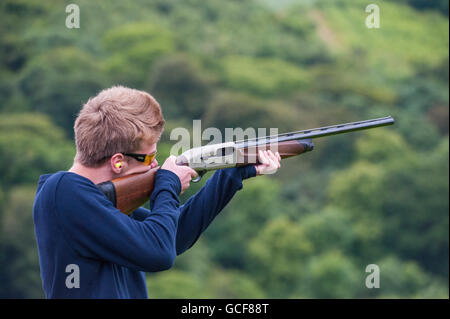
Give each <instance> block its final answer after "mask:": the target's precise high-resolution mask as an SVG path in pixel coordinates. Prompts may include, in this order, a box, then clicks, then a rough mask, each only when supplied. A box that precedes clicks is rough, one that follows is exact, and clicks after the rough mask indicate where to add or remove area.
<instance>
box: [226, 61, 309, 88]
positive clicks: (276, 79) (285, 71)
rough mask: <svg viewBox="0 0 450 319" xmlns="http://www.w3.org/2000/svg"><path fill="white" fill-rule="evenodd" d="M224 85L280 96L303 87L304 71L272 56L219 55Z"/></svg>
mask: <svg viewBox="0 0 450 319" xmlns="http://www.w3.org/2000/svg"><path fill="white" fill-rule="evenodd" d="M222 61H223V63H222V67H223V70H222V72H223V79H224V82H225V85H226V86H228V87H230V88H232V89H235V90H240V91H244V92H250V93H253V94H257V95H260V96H282V95H286V94H289V93H292V92H294V91H296V90H300V89H304V88H306V87H307V84H308V82H309V78H308V73H307V72H305V70H303V69H301V68H299V67H298V66H296V65H294V64H290V63H288V62H285V61H283V60H280V59H275V58H252V57H246V56H228V57H224V58H223V60H222Z"/></svg>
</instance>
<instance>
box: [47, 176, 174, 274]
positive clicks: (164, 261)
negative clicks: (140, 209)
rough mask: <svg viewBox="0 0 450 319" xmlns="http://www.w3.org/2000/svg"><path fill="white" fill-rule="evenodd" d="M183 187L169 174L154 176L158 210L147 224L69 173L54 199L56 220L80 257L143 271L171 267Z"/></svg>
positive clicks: (89, 182)
mask: <svg viewBox="0 0 450 319" xmlns="http://www.w3.org/2000/svg"><path fill="white" fill-rule="evenodd" d="M180 191H181V184H180V181H179V179H178V177H177V176H176V175H175V174H173V173H172V172H170V171H167V170H163V169H160V170H158V172H157V173H156V175H155V189H154V191H153V193H152V195H151V198H150V201H151V203H152V206H153V210H152V211H151V212H150V213H149V214H148V215H147V216H146V217H145V219H143V220H142V221H138V220H135V219H133V218H130V217H129V216H127V215H125V214H123V213H121V212H120V211H119V210H118V209H117V208H115V207H114V206H113V205H112V203H111V202H110V201H109V200H108V199H107V198H106V197H105V196H104V195H103V194H102V193H101V192H100V190H99V189H98V188H97V187H96V186H95V184H93V183H92V182H91V181H89V180H88V179H85V178H83V177H81V176H78V175H76V174H65V175H64V176H62V178H61V180H60V181H59V184H58V187H57V190H56V194H55V195H56V196H55V211H56V214H57V216H56V218H57V221H58V224H59V227H60V228H61V231H62V233H63V236H64V238H65V240H67V242H68V244H69V245H70V246H71V247H72V248H73V249H74V250H75V251H76V252H77V253H78V254H79V255H81V256H83V257H86V258H93V259H98V260H104V261H107V262H111V263H115V264H119V265H121V266H124V267H128V268H131V269H135V270H139V271H160V270H165V269H168V268H170V267H171V266H172V265H173V261H174V259H175V256H176V250H175V238H176V233H177V226H178V218H179V214H180V210H179V199H178V194H179V192H180Z"/></svg>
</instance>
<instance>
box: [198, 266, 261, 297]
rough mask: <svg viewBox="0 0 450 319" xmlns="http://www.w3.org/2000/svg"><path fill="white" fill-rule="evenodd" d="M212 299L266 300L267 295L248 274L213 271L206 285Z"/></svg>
mask: <svg viewBox="0 0 450 319" xmlns="http://www.w3.org/2000/svg"><path fill="white" fill-rule="evenodd" d="M206 289H207V292H208V296H210V298H224V299H239V298H250V299H253V298H256V299H261V298H265V293H264V292H263V291H262V290H261V288H259V286H258V285H257V284H256V283H255V282H254V281H253V279H252V278H251V276H249V275H248V273H244V272H240V271H234V270H232V271H230V270H228V271H226V270H221V269H218V268H215V269H212V270H211V271H210V275H209V277H208V281H207V284H206Z"/></svg>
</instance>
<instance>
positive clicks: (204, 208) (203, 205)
mask: <svg viewBox="0 0 450 319" xmlns="http://www.w3.org/2000/svg"><path fill="white" fill-rule="evenodd" d="M255 175H256V170H255V167H254V166H247V167H239V168H228V169H221V170H218V171H216V172H215V173H214V175H213V176H212V177H211V178H210V179H209V180H208V181H207V183H206V184H205V186H204V187H203V188H202V189H201V190H200V191H199V192H198V193H197V194H195V195H194V196H193V197H191V198H190V199H189V200H188V201H187V202H186V203H185V204H184V205H183V206H182V207H181V208H180V210H181V211H180V217H179V219H178V229H177V237H176V252H177V255H179V254H181V253H183V252H184V251H186V250H187V249H189V248H190V247H191V246H192V245H193V244H194V243H195V242H196V241H197V239H198V238H199V237H200V235H201V234H202V233H203V232H204V231H205V230H206V228H207V227H208V226H209V224H210V223H211V222H212V221H213V220H214V218H215V217H216V216H217V215H218V214H219V213H220V212H221V211H222V209H223V208H224V207H225V206H226V205H227V204H228V203H229V201H230V200H231V198H232V197H233V196H234V194H235V193H236V192H237V191H239V190H240V189H242V180H244V179H246V178H250V177H253V176H255Z"/></svg>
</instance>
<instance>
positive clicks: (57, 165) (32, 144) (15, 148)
mask: <svg viewBox="0 0 450 319" xmlns="http://www.w3.org/2000/svg"><path fill="white" fill-rule="evenodd" d="M74 155H75V149H74V147H73V145H72V144H71V143H69V141H67V140H66V139H65V137H64V133H63V132H62V131H61V129H59V128H57V127H55V126H54V125H53V124H52V122H51V121H50V120H49V119H48V117H47V116H44V115H42V114H36V113H24V114H10V115H8V116H7V117H5V116H2V117H0V164H1V165H3V167H7V168H8V169H6V170H4V171H3V173H2V178H1V180H0V184H1V185H2V186H3V188H4V189H8V188H10V187H12V186H14V185H21V184H27V183H32V184H36V183H37V181H38V178H39V176H40V175H41V174H43V173H51V172H55V171H57V170H65V169H68V168H69V167H70V165H71V163H72V160H73V157H74Z"/></svg>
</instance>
